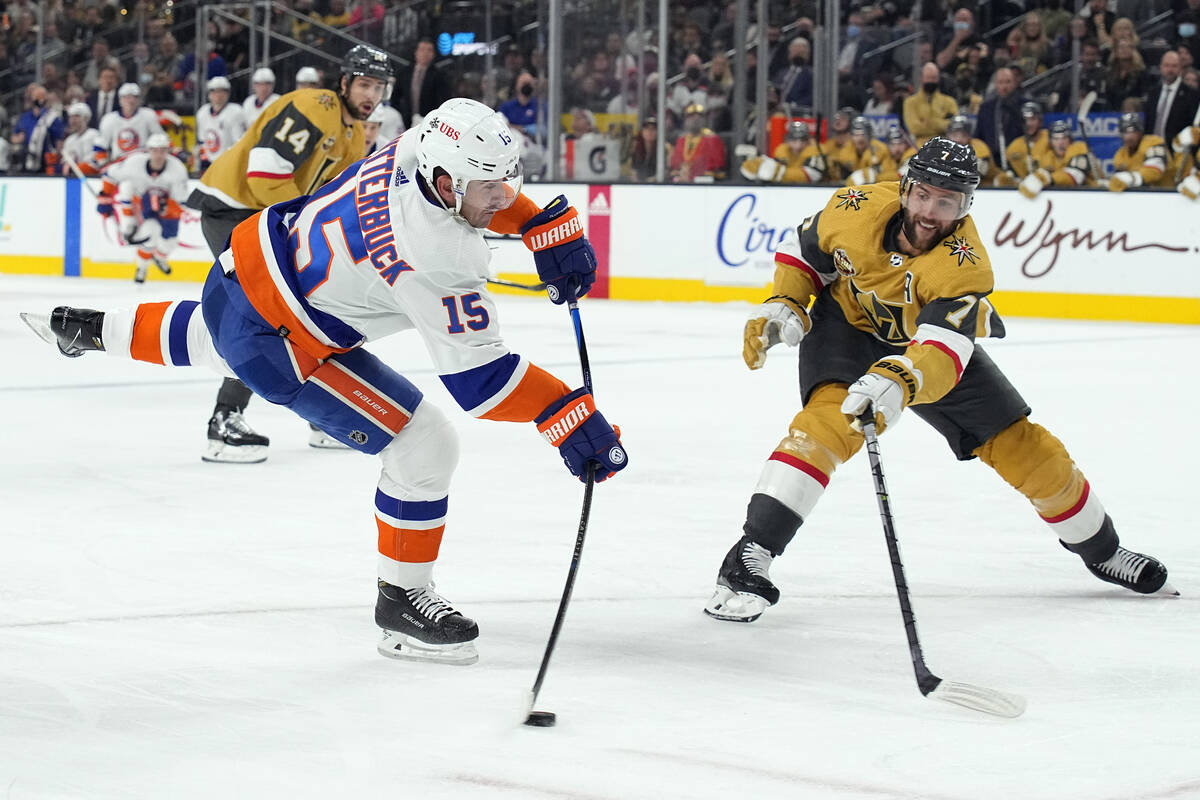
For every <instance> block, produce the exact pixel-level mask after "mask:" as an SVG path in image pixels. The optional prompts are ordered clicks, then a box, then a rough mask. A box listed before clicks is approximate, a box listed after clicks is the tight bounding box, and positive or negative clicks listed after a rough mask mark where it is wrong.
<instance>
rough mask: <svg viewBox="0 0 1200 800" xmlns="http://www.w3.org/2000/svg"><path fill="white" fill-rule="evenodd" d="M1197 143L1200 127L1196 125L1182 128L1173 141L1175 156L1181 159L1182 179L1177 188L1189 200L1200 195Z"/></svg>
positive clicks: (1178, 172) (1180, 171) (1199, 155)
mask: <svg viewBox="0 0 1200 800" xmlns="http://www.w3.org/2000/svg"><path fill="white" fill-rule="evenodd" d="M1197 143H1200V127H1197V126H1195V125H1190V126H1188V127H1186V128H1184V129H1183V130H1181V131H1180V132H1179V133H1178V134H1177V135H1176V136H1175V141H1173V142H1171V146H1172V147H1173V148H1174V149H1175V153H1176V155H1175V157H1176V158H1177V159H1179V167H1178V169H1177V174H1178V175H1179V177H1180V178H1181V180H1180V181H1179V186H1177V187H1176V189H1177V190H1178V192H1179V193H1180V194H1181V195H1183V196H1184V197H1186V198H1187V199H1189V200H1195V199H1196V198H1197V197H1198V196H1200V150H1197V149H1196V145H1197Z"/></svg>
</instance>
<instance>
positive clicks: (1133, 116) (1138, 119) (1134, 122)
mask: <svg viewBox="0 0 1200 800" xmlns="http://www.w3.org/2000/svg"><path fill="white" fill-rule="evenodd" d="M1117 130H1118V131H1119V132H1120V133H1130V132H1131V131H1137V132H1138V133H1145V132H1146V124H1145V123H1144V122H1142V115H1141V114H1139V113H1137V112H1136V111H1126V112H1125V113H1124V114H1122V115H1121V119H1120V121H1119V122H1118V123H1117Z"/></svg>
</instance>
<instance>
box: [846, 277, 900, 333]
mask: <svg viewBox="0 0 1200 800" xmlns="http://www.w3.org/2000/svg"><path fill="white" fill-rule="evenodd" d="M849 283H850V291H851V292H852V293H853V294H854V299H855V300H857V301H858V306H859V308H861V309H862V312H863V314H865V315H866V317H867V319H868V320H869V321H870V323H871V327H872V328H874V329H875V337H876V338H877V339H881V340H883V341H885V342H887V343H888V344H894V345H899V346H901V347H903V346H904V345H907V344H908V343H909V341H910V340H911V339H912V337H911V336H909V335H908V334H907V333H905V332H904V306H902V305H900V304H899V303H885V302H884V301H883V300H880V299H879V297H878V296H877V295H876V294H875V292H863V291H860V290H859V288H858V287H857V286H855V285H854V281H850V282H849Z"/></svg>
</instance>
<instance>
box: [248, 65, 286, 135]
mask: <svg viewBox="0 0 1200 800" xmlns="http://www.w3.org/2000/svg"><path fill="white" fill-rule="evenodd" d="M278 99H279V95H277V94H276V93H275V73H274V72H273V71H272V70H271V68H270V67H259V68H258V69H256V70H254V76H253V77H252V78H251V79H250V96H249V97H247V98H246V99H245V100H243V101H242V114H243V115H244V116H245V117H246V127H247V128H249V127H250V126H251V125H253V124H254V120H256V119H258V115H259V114H261V113H262V112H263V109H264V108H266V107H267V106H269V105H271V103H274V102H275V101H276V100H278Z"/></svg>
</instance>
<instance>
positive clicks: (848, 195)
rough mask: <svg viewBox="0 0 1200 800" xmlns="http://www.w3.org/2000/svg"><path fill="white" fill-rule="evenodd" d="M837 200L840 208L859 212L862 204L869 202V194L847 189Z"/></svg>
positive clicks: (859, 190)
mask: <svg viewBox="0 0 1200 800" xmlns="http://www.w3.org/2000/svg"><path fill="white" fill-rule="evenodd" d="M837 199H838V204H837V207H838V208H849V209H853V210H855V211H858V210H860V208H861V206H862V204H863V203H864V202H866V201H867V192H866V191H864V190H863V189H847V190H846V191H844V192H842V193H841V194H839V195H838V196H837Z"/></svg>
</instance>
